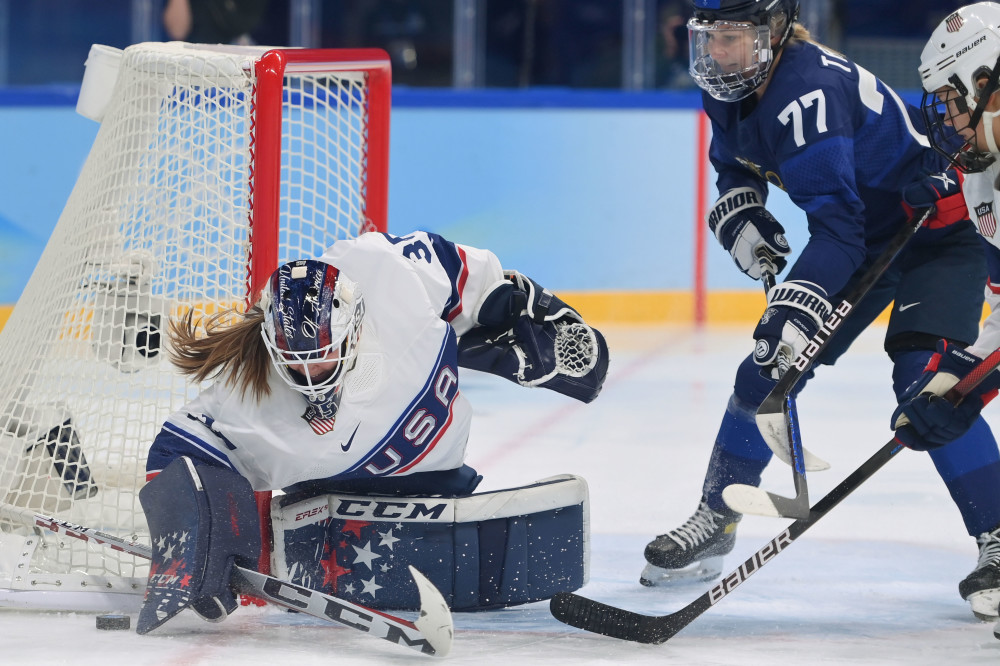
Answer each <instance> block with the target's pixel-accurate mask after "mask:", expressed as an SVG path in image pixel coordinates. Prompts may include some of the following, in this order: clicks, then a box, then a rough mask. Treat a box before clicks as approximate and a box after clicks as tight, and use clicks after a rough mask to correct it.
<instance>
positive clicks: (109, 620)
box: [97, 613, 132, 631]
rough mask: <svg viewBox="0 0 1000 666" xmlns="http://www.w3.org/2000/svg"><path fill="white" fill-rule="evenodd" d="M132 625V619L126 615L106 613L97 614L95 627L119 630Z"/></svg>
mask: <svg viewBox="0 0 1000 666" xmlns="http://www.w3.org/2000/svg"><path fill="white" fill-rule="evenodd" d="M131 626H132V619H131V618H130V617H129V616H128V615H118V614H116V613H108V614H106V615H98V616H97V628H98V629H103V630H105V631H121V630H123V629H128V628H130V627H131Z"/></svg>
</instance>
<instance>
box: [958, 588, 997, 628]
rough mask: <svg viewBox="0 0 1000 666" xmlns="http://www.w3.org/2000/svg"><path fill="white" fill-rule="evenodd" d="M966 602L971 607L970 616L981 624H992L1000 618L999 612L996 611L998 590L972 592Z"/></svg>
mask: <svg viewBox="0 0 1000 666" xmlns="http://www.w3.org/2000/svg"><path fill="white" fill-rule="evenodd" d="M966 601H968V602H969V605H970V606H971V607H972V614H973V615H975V616H976V617H977V618H979V619H980V620H982V621H983V622H994V621H996V620H997V618H998V617H1000V612H998V610H997V607H998V606H1000V588H996V587H994V588H990V589H988V590H980V591H979V592H973V593H972V594H970V595H969V596H968V597H967V598H966Z"/></svg>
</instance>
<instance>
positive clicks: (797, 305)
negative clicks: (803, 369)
mask: <svg viewBox="0 0 1000 666" xmlns="http://www.w3.org/2000/svg"><path fill="white" fill-rule="evenodd" d="M829 316H830V301H828V300H826V291H825V290H824V289H823V288H822V287H820V286H819V285H818V284H815V283H812V282H806V281H804V280H788V281H787V282H782V283H781V284H779V285H776V286H775V287H773V288H772V289H771V291H770V292H769V293H768V295H767V309H766V310H764V315H763V316H762V317H761V318H760V322H758V324H757V328H755V329H754V332H753V337H754V339H755V340H756V341H757V343H756V344H755V346H754V350H753V360H754V361H755V362H756V363H757V365H763V366H775V365H776V362H777V360H778V354H780V353H783V354H784V355H785V356H786V357H787V358H788V359H789V360H793V359H795V357H796V356H798V355H799V354H800V353H801V352H802V350H803V349H805V348H806V344H808V342H809V340H811V339H812V337H813V336H814V335H816V332H817V331H819V329H820V326H822V325H823V322H824V321H826V319H827V317H829ZM775 370H776V368H775ZM774 378H775V379H777V375H774Z"/></svg>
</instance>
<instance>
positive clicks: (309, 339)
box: [261, 260, 365, 418]
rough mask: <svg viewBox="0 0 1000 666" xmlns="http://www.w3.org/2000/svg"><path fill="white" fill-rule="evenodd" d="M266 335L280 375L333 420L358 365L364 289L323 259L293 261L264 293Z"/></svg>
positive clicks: (267, 344) (319, 411)
mask: <svg viewBox="0 0 1000 666" xmlns="http://www.w3.org/2000/svg"><path fill="white" fill-rule="evenodd" d="M261 308H262V309H263V310H264V324H263V326H262V327H261V335H262V336H263V338H264V343H265V345H266V346H267V351H268V353H269V354H270V356H271V362H272V364H273V365H274V367H275V369H276V370H277V371H278V375H279V376H280V377H281V378H282V379H283V380H285V382H286V383H287V384H288V385H289V386H291V387H292V388H293V389H295V390H296V391H298V392H300V393H302V394H304V395H305V396H306V398H307V399H308V400H309V403H310V405H311V406H312V407H313V409H314V410H315V412H316V413H317V415H318V416H320V417H323V418H332V417H333V416H335V415H336V413H337V408H338V407H339V406H340V400H341V397H342V394H343V386H344V378H345V376H346V375H347V373H348V372H349V371H350V370H351V368H353V367H354V362H355V360H356V358H357V353H358V351H357V346H358V337H359V335H360V333H361V324H362V321H363V319H364V313H365V305H364V298H363V297H362V294H361V289H360V288H359V287H358V285H357V283H355V282H354V281H353V280H350V279H348V278H347V276H345V275H344V274H343V273H341V272H340V270H339V269H337V268H336V267H334V266H331V265H330V264H327V263H324V262H322V261H312V260H304V261H293V262H290V263H287V264H283V265H282V266H280V267H279V268H278V270H276V271H275V272H274V274H273V275H271V278H270V279H269V280H268V283H267V286H266V287H265V289H264V292H263V294H262V297H261Z"/></svg>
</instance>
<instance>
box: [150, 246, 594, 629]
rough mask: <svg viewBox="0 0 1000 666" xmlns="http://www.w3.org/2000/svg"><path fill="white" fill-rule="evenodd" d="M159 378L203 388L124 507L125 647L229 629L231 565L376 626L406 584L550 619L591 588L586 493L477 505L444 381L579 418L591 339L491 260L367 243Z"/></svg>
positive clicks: (189, 346)
mask: <svg viewBox="0 0 1000 666" xmlns="http://www.w3.org/2000/svg"><path fill="white" fill-rule="evenodd" d="M169 337H170V341H171V344H170V345H168V346H167V350H168V353H169V354H170V356H171V360H172V361H173V362H174V364H175V365H176V366H177V367H178V368H179V369H180V371H181V372H182V373H184V374H186V375H188V376H189V377H191V378H193V379H195V380H198V381H203V380H214V381H213V382H212V384H211V385H210V386H209V387H208V388H207V389H205V390H203V391H202V392H201V393H200V394H199V395H198V396H197V397H195V398H194V399H193V400H191V401H190V402H189V403H188V404H187V405H185V406H184V407H183V408H182V409H180V410H179V411H177V412H176V413H174V414H173V415H172V416H171V417H170V418H169V419H168V420H167V421H166V422H165V423H164V425H163V428H162V430H161V431H160V433H159V434H158V435H157V437H156V439H155V441H154V442H153V444H152V447H151V449H150V452H149V456H148V462H147V478H148V479H149V481H148V483H147V484H146V486H145V487H144V488H143V489H142V491H141V493H140V501H141V503H142V507H143V510H144V511H145V513H146V517H147V521H148V523H149V527H150V531H151V535H152V541H153V544H154V560H153V566H152V567H151V570H150V575H149V582H148V586H147V593H146V598H145V601H144V604H143V608H142V611H141V613H140V617H139V623H138V627H137V628H138V631H139V632H140V633H146V632H148V631H150V630H152V629H154V628H156V627H157V626H159V625H161V624H163V623H164V622H166V621H167V620H169V619H170V618H171V617H173V616H174V615H176V614H177V613H178V612H180V611H181V610H183V609H184V608H186V607H191V608H193V609H194V610H195V611H196V612H197V613H198V614H199V615H201V616H202V617H204V618H205V619H209V620H221V619H223V618H225V617H226V616H227V615H228V614H229V613H231V612H232V611H233V610H234V609H235V608H236V605H237V604H236V602H235V599H234V596H233V593H232V591H231V589H230V587H229V583H228V581H229V571H230V569H231V567H232V565H233V564H234V563H235V564H239V565H241V566H248V567H254V566H255V565H256V562H257V558H258V556H259V553H260V550H261V539H260V533H261V532H260V525H259V519H258V512H257V510H256V506H255V502H254V498H253V491H266V490H282V491H283V494H281V495H280V496H278V497H276V498H275V499H274V500H273V501H272V505H271V522H272V527H273V533H274V539H273V540H274V543H273V555H272V559H273V569H274V573H276V574H277V575H278V576H280V577H282V578H285V579H288V580H291V581H292V582H296V583H299V584H302V585H305V586H307V587H311V588H313V589H318V590H321V591H323V592H326V593H329V594H334V595H336V596H339V597H342V598H344V599H347V600H349V601H354V602H356V603H361V604H364V605H366V606H368V607H372V608H379V609H401V610H407V609H416V608H418V607H419V601H418V596H417V590H416V587H415V586H414V585H413V583H412V581H411V580H410V579H409V576H408V574H407V565H413V566H415V567H416V568H417V569H419V570H420V571H421V572H422V573H423V574H424V575H426V576H427V577H428V578H429V579H430V580H431V582H433V583H434V584H435V586H437V588H438V589H439V590H440V591H441V593H442V594H443V596H444V597H445V599H446V600H447V602H448V604H449V606H450V607H451V608H452V609H453V610H466V611H474V610H483V609H490V608H497V607H504V606H511V605H517V604H523V603H527V602H532V601H539V600H543V599H547V598H549V597H551V596H552V595H554V594H555V593H557V592H568V591H573V590H576V589H578V588H580V587H581V586H583V584H584V583H585V582H586V580H587V559H588V555H587V553H588V518H587V507H588V505H587V486H586V483H585V482H584V480H583V479H582V478H580V477H577V476H573V475H562V476H557V477H553V478H549V479H545V480H542V481H538V482H535V483H530V484H528V485H525V486H523V487H519V488H513V489H507V490H500V491H493V492H485V493H476V492H475V491H476V488H477V486H478V484H479V483H480V481H481V479H482V477H481V476H480V475H479V474H478V473H477V472H476V470H474V469H473V468H471V467H470V466H468V465H466V464H464V459H465V449H466V444H467V441H468V438H469V432H470V425H471V418H472V410H471V407H470V405H469V403H468V402H467V401H466V398H465V395H464V394H463V393H462V391H461V390H460V381H459V379H460V371H459V367H463V368H470V369H474V370H479V371H484V372H487V373H492V374H496V375H499V376H501V377H505V378H506V379H508V380H511V381H513V382H516V383H518V384H520V385H522V386H527V387H543V388H547V389H550V390H553V391H557V392H559V393H563V394H565V395H567V396H569V397H572V398H575V399H577V400H580V401H582V402H590V401H591V400H593V399H594V398H596V397H597V395H598V393H599V392H600V390H601V386H602V384H603V382H604V378H605V375H606V373H607V368H608V348H607V344H606V342H605V340H604V337H603V336H602V335H601V333H600V332H599V331H598V330H597V329H595V328H593V327H592V326H589V325H588V324H587V323H586V322H584V320H583V318H582V317H581V316H580V315H579V313H578V312H577V311H576V310H574V309H573V308H572V307H570V306H569V305H567V304H566V303H565V302H563V301H562V300H560V299H559V298H558V297H556V296H555V295H554V294H553V293H552V292H551V291H549V290H547V289H544V288H542V287H541V286H540V285H539V284H537V283H536V282H535V281H533V280H531V279H530V278H528V277H526V276H524V275H522V274H520V273H517V272H515V271H504V270H503V269H502V267H501V265H500V261H499V260H498V259H497V257H496V256H495V255H494V254H493V253H492V252H490V251H487V250H482V249H477V248H473V247H469V246H465V245H459V244H456V243H452V242H450V241H448V240H446V239H444V238H442V237H441V236H438V235H436V234H432V233H425V232H415V233H411V234H408V235H406V236H393V235H389V234H383V233H367V234H363V235H361V236H360V237H358V238H356V239H350V240H341V241H337V242H336V243H335V244H334V245H333V246H332V247H330V248H329V249H328V250H327V251H326V253H325V254H324V255H323V256H322V257H320V258H319V259H318V260H300V261H292V262H290V263H285V264H283V265H281V266H280V267H279V268H278V269H277V270H276V271H275V272H274V274H273V275H272V276H271V278H270V280H269V281H268V283H267V285H266V287H265V289H264V290H263V293H262V294H260V299H259V301H258V302H257V303H256V304H255V305H254V306H253V307H251V308H250V309H249V310H248V311H247V312H245V313H243V312H238V311H226V312H221V313H217V314H214V315H212V316H210V317H208V318H207V319H205V320H203V321H202V320H195V318H194V316H193V315H192V314H190V313H189V314H187V315H186V317H183V318H181V319H180V320H175V321H172V322H171V324H170V327H169Z"/></svg>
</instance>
